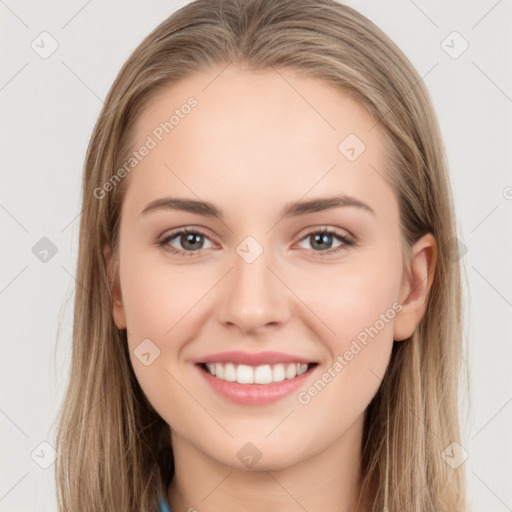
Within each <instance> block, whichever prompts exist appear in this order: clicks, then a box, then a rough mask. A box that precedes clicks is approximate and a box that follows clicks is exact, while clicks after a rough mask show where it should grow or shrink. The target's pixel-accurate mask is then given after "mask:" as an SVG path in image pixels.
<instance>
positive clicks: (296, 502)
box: [168, 417, 367, 512]
mask: <svg viewBox="0 0 512 512" xmlns="http://www.w3.org/2000/svg"><path fill="white" fill-rule="evenodd" d="M362 425H363V417H360V418H359V419H358V420H357V421H356V422H355V423H354V424H353V425H352V426H351V428H350V429H349V430H348V431H347V432H345V433H344V434H343V436H342V437H340V438H339V439H338V440H337V441H336V442H335V443H334V444H332V445H330V446H329V447H327V449H325V450H324V451H322V452H320V453H317V454H315V455H314V456H313V457H309V458H305V459H303V460H301V461H300V462H297V463H295V464H293V465H290V466H286V467H280V468H277V469H273V470H269V471H266V470H259V471H254V470H245V471H244V470H240V469H238V468H233V467H230V466H227V465H224V464H221V463H219V462H218V461H216V460H215V459H213V458H211V457H209V456H207V455H206V454H204V453H202V452H199V451H197V449H196V448H195V447H194V446H193V445H191V444H190V443H189V442H188V441H187V440H186V439H185V438H183V437H181V436H180V435H179V434H177V433H175V432H172V434H171V437H172V445H173V452H174V461H175V472H174V477H173V479H172V482H171V485H170V486H169V492H168V498H169V502H170V504H171V506H172V508H173V511H174V512H193V511H194V510H196V511H197V512H221V511H222V512H224V511H225V510H244V511H246V512H256V511H258V512H267V511H268V512H273V511H275V510H286V511H289V512H295V511H297V512H304V511H305V510H307V511H308V512H317V511H318V512H320V511H322V512H325V511H326V510H337V511H339V512H356V511H357V512H365V511H366V510H367V508H366V507H365V506H364V504H363V503H361V502H359V492H360V471H361V438H362Z"/></svg>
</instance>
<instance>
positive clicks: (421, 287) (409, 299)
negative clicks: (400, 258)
mask: <svg viewBox="0 0 512 512" xmlns="http://www.w3.org/2000/svg"><path fill="white" fill-rule="evenodd" d="M436 261H437V243H436V239H435V238H434V236H433V235H432V234H431V233H427V234H426V235H424V236H423V237H422V238H421V239H420V240H418V241H417V242H416V243H415V244H414V246H413V249H412V256H411V264H410V273H409V275H408V276H404V280H403V282H402V287H401V289H400V297H399V299H400V303H401V304H402V309H401V311H400V312H399V313H398V314H397V315H396V317H395V321H394V324H393V339H394V340H395V341H402V340H405V339H407V338H409V337H411V336H412V334H413V333H414V331H415V330H416V328H417V327H418V325H419V323H420V322H421V319H422V318H423V316H424V314H425V312H426V310H427V305H428V297H429V292H430V289H431V286H432V282H433V280H434V273H435V268H436Z"/></svg>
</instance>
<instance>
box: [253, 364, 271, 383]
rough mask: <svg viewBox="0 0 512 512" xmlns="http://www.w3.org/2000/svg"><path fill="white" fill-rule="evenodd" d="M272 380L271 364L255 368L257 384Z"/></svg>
mask: <svg viewBox="0 0 512 512" xmlns="http://www.w3.org/2000/svg"><path fill="white" fill-rule="evenodd" d="M270 382H272V369H271V368H270V365H268V364H265V365H263V366H258V367H256V370H254V383H255V384H269V383H270Z"/></svg>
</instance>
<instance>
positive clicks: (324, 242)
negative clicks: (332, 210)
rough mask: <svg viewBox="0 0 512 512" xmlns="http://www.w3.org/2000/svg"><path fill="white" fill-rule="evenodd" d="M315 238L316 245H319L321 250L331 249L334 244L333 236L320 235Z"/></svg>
mask: <svg viewBox="0 0 512 512" xmlns="http://www.w3.org/2000/svg"><path fill="white" fill-rule="evenodd" d="M313 237H314V243H313V246H314V245H317V247H319V248H320V249H322V248H325V247H326V246H327V247H330V245H331V243H332V236H331V235H329V234H328V233H318V234H316V235H313Z"/></svg>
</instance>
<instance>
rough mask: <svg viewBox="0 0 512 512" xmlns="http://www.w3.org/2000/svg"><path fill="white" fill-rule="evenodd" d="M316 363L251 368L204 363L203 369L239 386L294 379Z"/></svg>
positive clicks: (244, 365) (243, 365)
mask: <svg viewBox="0 0 512 512" xmlns="http://www.w3.org/2000/svg"><path fill="white" fill-rule="evenodd" d="M314 365H315V363H310V364H306V363H286V364H272V365H270V364H263V365H259V366H250V365H246V364H235V363H202V368H203V369H204V370H205V371H207V372H208V373H209V374H210V375H212V376H214V377H216V378H217V379H220V380H224V381H227V382H238V383H239V384H271V383H273V382H282V381H284V380H286V379H294V378H296V377H298V376H300V375H302V374H304V373H306V372H307V371H308V369H309V368H311V367H312V366H314Z"/></svg>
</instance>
